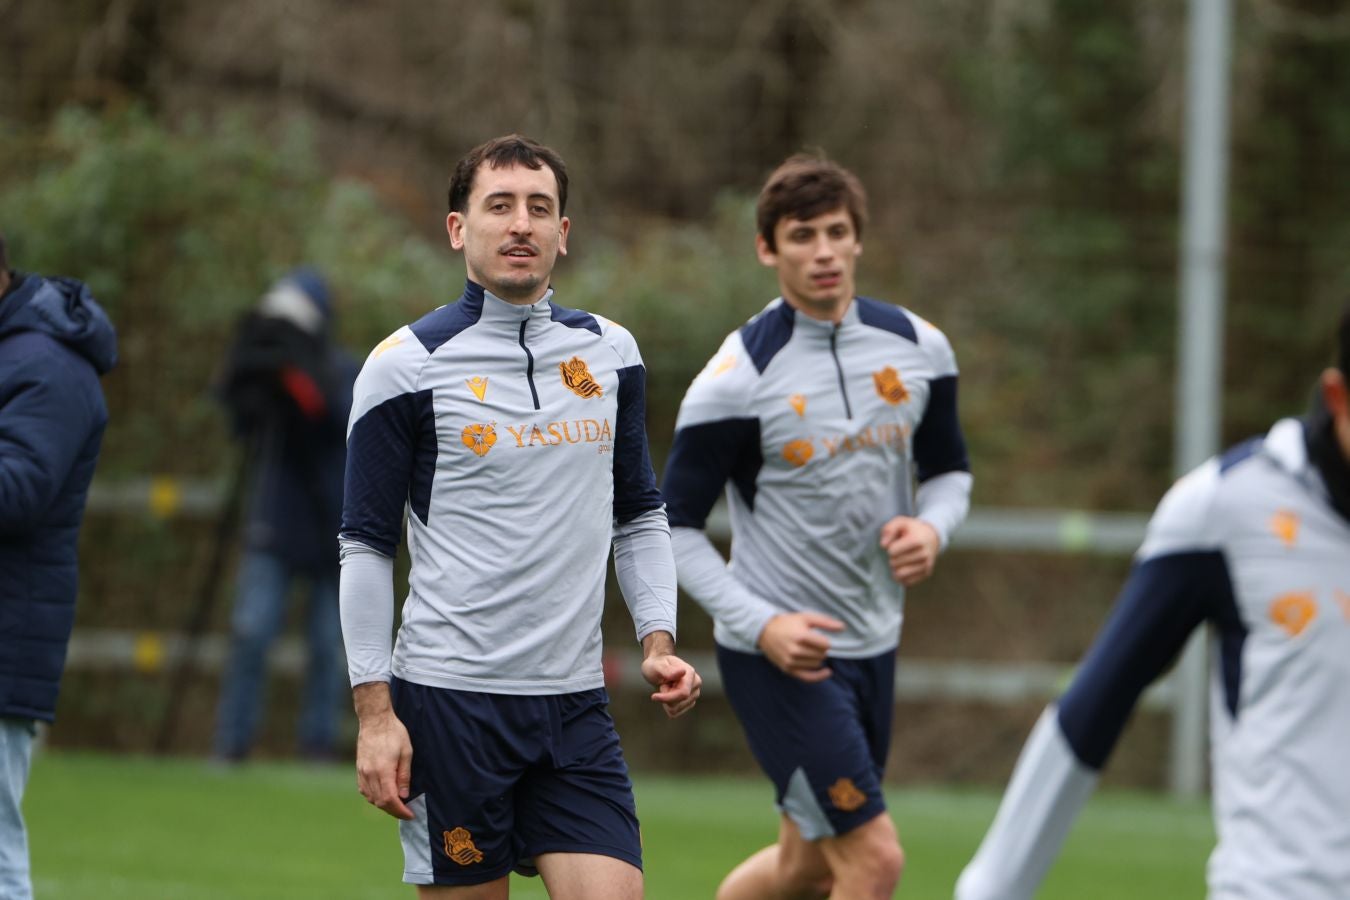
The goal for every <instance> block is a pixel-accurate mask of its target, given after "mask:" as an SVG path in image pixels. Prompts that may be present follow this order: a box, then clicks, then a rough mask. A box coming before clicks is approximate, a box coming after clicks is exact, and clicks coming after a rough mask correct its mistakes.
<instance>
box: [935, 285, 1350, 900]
mask: <svg viewBox="0 0 1350 900" xmlns="http://www.w3.org/2000/svg"><path fill="white" fill-rule="evenodd" d="M1339 329H1340V334H1339V337H1340V356H1339V364H1338V367H1337V368H1329V369H1327V370H1326V371H1324V372H1323V373H1322V375H1321V379H1320V382H1319V385H1318V389H1317V391H1316V395H1315V399H1314V403H1313V408H1312V410H1311V412H1310V413H1309V415H1308V416H1307V417H1305V418H1303V419H1284V420H1282V421H1279V422H1277V423H1275V425H1274V427H1272V428H1271V430H1270V431H1269V432H1267V434H1266V435H1265V436H1264V437H1263V438H1255V439H1252V440H1250V441H1247V442H1246V443H1244V444H1241V445H1239V446H1237V447H1235V448H1233V449H1232V450H1229V451H1228V452H1227V453H1225V454H1223V455H1222V456H1219V457H1216V458H1214V459H1211V460H1209V461H1208V462H1206V463H1205V464H1204V465H1202V466H1200V467H1199V468H1197V469H1195V470H1194V471H1192V472H1191V473H1190V474H1188V475H1186V476H1185V477H1184V478H1182V479H1181V480H1180V481H1178V482H1177V483H1176V484H1175V485H1174V486H1173V487H1172V489H1171V490H1170V491H1169V492H1168V493H1167V495H1166V496H1165V497H1164V498H1163V500H1162V502H1161V503H1160V504H1159V505H1158V509H1157V511H1156V512H1155V513H1154V514H1153V519H1152V521H1151V522H1150V523H1149V527H1148V532H1147V536H1146V537H1145V539H1144V544H1143V546H1142V547H1141V548H1140V549H1139V553H1138V555H1137V557H1136V560H1135V564H1134V566H1133V569H1132V570H1131V573H1130V576H1129V578H1128V580H1127V581H1126V582H1125V586H1124V589H1123V590H1122V592H1121V594H1120V597H1119V598H1118V599H1117V600H1116V605H1115V608H1114V610H1113V611H1112V613H1111V615H1110V617H1109V618H1108V619H1107V622H1106V625H1105V626H1104V627H1103V629H1102V632H1101V634H1100V635H1098V637H1097V640H1096V642H1095V643H1094V644H1093V646H1092V648H1091V649H1090V650H1089V651H1088V654H1087V657H1086V659H1085V660H1084V661H1083V664H1082V666H1081V668H1080V669H1079V671H1078V674H1077V675H1076V677H1075V678H1074V681H1073V683H1072V685H1070V687H1069V689H1068V691H1067V692H1066V693H1065V694H1064V696H1063V697H1061V698H1060V700H1059V702H1058V703H1056V704H1052V705H1051V706H1050V707H1048V708H1047V709H1046V710H1045V712H1044V713H1043V714H1042V715H1041V717H1040V720H1039V721H1038V722H1037V723H1036V725H1035V727H1034V728H1033V729H1032V732H1031V736H1030V737H1029V738H1028V740H1027V744H1026V746H1025V747H1024V748H1023V750H1022V755H1021V758H1020V759H1019V760H1018V762H1017V767H1016V769H1015V771H1014V772H1013V776H1012V780H1011V782H1010V783H1009V785H1008V789H1007V792H1006V793H1005V794H1004V797H1003V802H1002V804H1001V805H1000V807H999V810H998V814H997V815H996V816H995V818H994V822H993V825H992V826H991V827H990V829H989V833H988V834H987V835H985V838H984V842H983V843H982V844H981V845H980V849H979V851H978V852H977V853H976V854H975V858H974V859H973V860H972V861H971V862H970V864H969V865H967V866H966V869H965V871H964V872H963V873H962V875H961V878H960V880H959V881H958V883H957V887H956V896H957V897H958V898H960V900H995V898H997V900H1020V898H1029V897H1031V896H1032V895H1033V894H1034V893H1035V891H1036V888H1037V886H1038V885H1039V884H1040V882H1041V879H1042V878H1043V877H1044V875H1045V873H1046V870H1047V869H1049V867H1050V865H1051V863H1052V862H1053V861H1054V859H1055V856H1056V854H1057V853H1058V852H1059V847H1060V844H1061V843H1062V842H1063V840H1064V836H1065V834H1066V833H1067V832H1068V830H1069V828H1070V826H1071V825H1072V824H1073V819H1074V816H1075V815H1076V814H1077V812H1078V810H1079V809H1080V808H1081V807H1082V805H1083V803H1084V802H1086V800H1087V798H1088V796H1089V795H1090V794H1091V793H1092V790H1093V788H1094V787H1095V786H1096V784H1097V779H1098V773H1099V772H1100V771H1101V768H1102V766H1103V765H1105V764H1106V761H1107V758H1108V757H1109V756H1110V754H1111V750H1112V748H1113V747H1114V746H1115V744H1116V740H1117V739H1118V738H1119V736H1120V733H1121V730H1122V729H1123V728H1124V726H1125V722H1126V719H1127V718H1128V717H1129V715H1130V711H1131V710H1132V709H1133V708H1134V704H1135V702H1136V701H1137V700H1138V698H1139V695H1140V693H1141V692H1142V691H1143V690H1144V688H1145V687H1147V686H1148V684H1149V683H1150V682H1152V681H1153V680H1154V679H1155V678H1157V677H1158V675H1159V674H1160V673H1161V672H1162V671H1163V670H1164V669H1165V668H1166V667H1167V666H1168V664H1169V663H1170V662H1171V660H1172V659H1173V658H1174V657H1175V656H1176V654H1177V653H1178V651H1180V650H1181V648H1182V646H1183V645H1184V644H1185V642H1186V639H1187V638H1188V636H1189V635H1190V634H1191V632H1192V631H1194V630H1195V629H1196V628H1199V627H1201V626H1204V625H1208V626H1209V627H1210V633H1211V638H1212V640H1211V644H1210V646H1211V651H1212V658H1213V661H1214V662H1213V673H1212V690H1211V694H1210V696H1211V701H1212V702H1211V709H1210V723H1211V731H1212V734H1213V737H1212V746H1211V760H1212V765H1213V772H1214V776H1213V777H1214V798H1213V803H1214V820H1215V826H1216V829H1217V832H1218V844H1217V846H1216V847H1215V848H1214V852H1213V853H1212V854H1211V855H1210V859H1209V869H1208V882H1209V897H1210V898H1211V900H1220V898H1223V900H1228V898H1243V900H1344V898H1346V897H1350V774H1347V771H1346V767H1345V753H1346V750H1347V748H1350V395H1348V393H1347V377H1348V376H1350V307H1347V309H1346V311H1345V312H1344V313H1343V314H1342V317H1341V320H1340V325H1339Z"/></svg>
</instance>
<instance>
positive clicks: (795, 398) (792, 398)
mask: <svg viewBox="0 0 1350 900" xmlns="http://www.w3.org/2000/svg"><path fill="white" fill-rule="evenodd" d="M788 403H790V404H792V408H793V409H794V410H796V411H797V415H799V416H805V415H806V395H805V394H788Z"/></svg>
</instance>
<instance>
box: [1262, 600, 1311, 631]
mask: <svg viewBox="0 0 1350 900" xmlns="http://www.w3.org/2000/svg"><path fill="white" fill-rule="evenodd" d="M1316 616H1317V603H1316V602H1315V601H1314V600H1313V595H1312V593H1311V592H1308V591H1300V592H1298V593H1293V594H1282V595H1280V596H1279V597H1276V598H1275V600H1274V601H1273V602H1272V603H1271V604H1270V621H1272V622H1274V623H1275V624H1276V625H1278V626H1280V627H1281V628H1283V629H1284V630H1285V631H1287V632H1289V636H1290V637H1298V636H1299V635H1300V634H1301V633H1302V632H1303V629H1305V628H1307V627H1308V623H1309V622H1311V621H1312V620H1313V619H1314V618H1315V617H1316Z"/></svg>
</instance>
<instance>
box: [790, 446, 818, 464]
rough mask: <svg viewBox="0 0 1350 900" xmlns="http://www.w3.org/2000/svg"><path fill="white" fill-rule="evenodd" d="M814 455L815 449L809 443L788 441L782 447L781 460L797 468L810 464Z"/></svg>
mask: <svg viewBox="0 0 1350 900" xmlns="http://www.w3.org/2000/svg"><path fill="white" fill-rule="evenodd" d="M815 453H816V448H815V447H813V446H811V442H810V441H788V442H787V445H786V446H784V447H783V459H786V460H787V461H788V462H790V463H792V464H793V465H794V466H798V467H800V466H804V465H806V464H807V463H808V462H810V461H811V457H812V456H814V455H815Z"/></svg>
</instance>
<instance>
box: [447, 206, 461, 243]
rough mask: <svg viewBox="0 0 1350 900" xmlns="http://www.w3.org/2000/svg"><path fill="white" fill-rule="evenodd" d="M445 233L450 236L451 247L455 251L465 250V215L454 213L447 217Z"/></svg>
mask: <svg viewBox="0 0 1350 900" xmlns="http://www.w3.org/2000/svg"><path fill="white" fill-rule="evenodd" d="M445 233H446V234H448V235H449V236H450V246H451V248H453V249H455V250H463V249H464V214H463V213H458V212H452V213H450V215H448V216H446V217H445Z"/></svg>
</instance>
